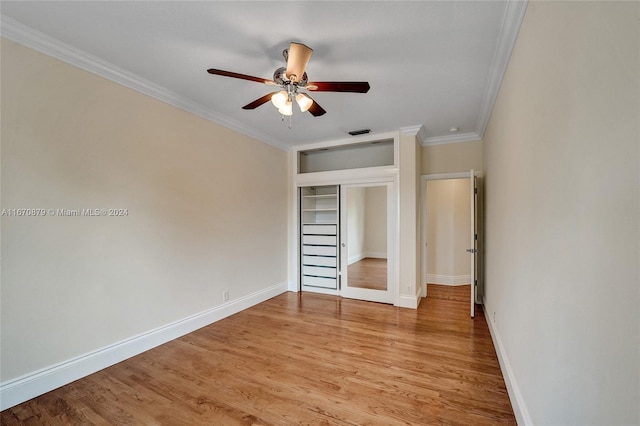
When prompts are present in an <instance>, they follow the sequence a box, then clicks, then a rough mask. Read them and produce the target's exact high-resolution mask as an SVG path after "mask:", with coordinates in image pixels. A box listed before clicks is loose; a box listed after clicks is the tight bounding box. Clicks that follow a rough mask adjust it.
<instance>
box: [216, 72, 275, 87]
mask: <svg viewBox="0 0 640 426" xmlns="http://www.w3.org/2000/svg"><path fill="white" fill-rule="evenodd" d="M207 72H208V73H209V74H214V75H222V76H224V77H233V78H239V79H240V80H249V81H255V82H256V83H264V84H270V85H274V86H275V85H276V82H275V81H273V80H267V79H266V78H260V77H253V76H251V75H246V74H239V73H237V72H231V71H224V70H217V69H215V68H211V69H208V70H207Z"/></svg>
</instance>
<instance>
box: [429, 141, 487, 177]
mask: <svg viewBox="0 0 640 426" xmlns="http://www.w3.org/2000/svg"><path fill="white" fill-rule="evenodd" d="M421 151H422V161H421V173H422V174H423V175H428V174H436V173H456V172H468V171H469V170H471V169H474V170H482V142H481V141H479V140H478V141H471V142H457V143H449V144H443V145H428V146H423V147H422V149H421Z"/></svg>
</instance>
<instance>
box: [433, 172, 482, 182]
mask: <svg viewBox="0 0 640 426" xmlns="http://www.w3.org/2000/svg"><path fill="white" fill-rule="evenodd" d="M473 175H474V176H475V177H482V172H480V171H478V170H475V171H474V173H473ZM421 178H422V180H423V181H428V180H442V179H469V172H456V173H433V174H430V175H422V176H421Z"/></svg>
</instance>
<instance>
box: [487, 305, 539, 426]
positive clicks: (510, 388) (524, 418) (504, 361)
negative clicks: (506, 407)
mask: <svg viewBox="0 0 640 426" xmlns="http://www.w3.org/2000/svg"><path fill="white" fill-rule="evenodd" d="M483 302H484V306H485V309H484V311H485V318H486V320H487V324H488V325H489V333H490V334H491V340H493V346H494V347H495V348H496V354H497V355H498V362H499V363H500V370H501V371H502V376H503V377H504V382H505V384H506V386H507V393H508V394H509V400H510V401H511V406H512V407H513V413H514V414H515V416H516V422H517V423H518V424H519V425H532V424H533V421H532V420H531V415H530V414H529V410H528V409H527V405H526V404H525V402H524V398H523V397H522V393H521V392H520V388H519V387H518V383H517V382H516V377H515V375H514V374H513V369H512V368H511V363H510V362H509V357H508V356H507V352H506V350H505V348H504V345H503V344H502V339H500V334H499V333H498V327H497V325H496V324H494V322H493V315H491V314H490V313H491V312H493V311H492V310H491V308H490V307H489V306H488V305H487V300H486V299H484V300H483Z"/></svg>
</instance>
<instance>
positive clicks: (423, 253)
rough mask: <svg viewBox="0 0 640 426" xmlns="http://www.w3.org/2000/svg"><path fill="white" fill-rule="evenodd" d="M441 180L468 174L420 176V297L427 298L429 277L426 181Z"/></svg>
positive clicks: (465, 177) (475, 172) (461, 177)
mask: <svg viewBox="0 0 640 426" xmlns="http://www.w3.org/2000/svg"><path fill="white" fill-rule="evenodd" d="M474 176H477V177H482V172H480V171H478V170H474ZM441 179H469V172H456V173H432V174H428V175H421V176H420V191H421V192H420V208H421V212H420V213H421V214H420V217H421V220H422V222H421V226H420V228H421V229H422V240H421V242H420V244H421V245H420V247H421V248H422V250H421V257H422V259H421V262H422V265H421V266H422V267H421V270H422V277H421V278H422V285H421V286H420V288H421V296H422V297H427V282H428V280H429V278H428V277H429V275H430V274H428V273H427V268H428V266H429V265H427V249H426V247H427V197H426V191H427V181H429V180H441ZM434 284H435V283H434Z"/></svg>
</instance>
